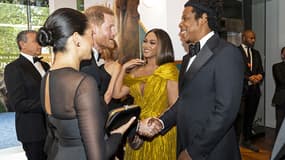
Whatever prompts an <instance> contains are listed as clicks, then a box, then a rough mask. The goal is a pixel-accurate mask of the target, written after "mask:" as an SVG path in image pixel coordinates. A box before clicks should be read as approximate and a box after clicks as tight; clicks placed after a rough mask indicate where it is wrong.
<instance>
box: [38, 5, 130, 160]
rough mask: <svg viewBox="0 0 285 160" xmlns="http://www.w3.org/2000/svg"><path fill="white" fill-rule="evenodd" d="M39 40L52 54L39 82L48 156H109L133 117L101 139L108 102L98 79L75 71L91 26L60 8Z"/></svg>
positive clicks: (78, 159) (80, 159)
mask: <svg viewBox="0 0 285 160" xmlns="http://www.w3.org/2000/svg"><path fill="white" fill-rule="evenodd" d="M38 42H39V44H40V45H41V46H52V47H53V52H54V54H55V59H54V63H53V64H52V67H51V69H50V71H49V72H47V74H46V75H45V77H44V78H43V81H42V87H41V101H42V104H44V105H43V106H44V109H45V111H46V113H47V117H48V118H47V119H48V129H49V137H48V139H49V140H47V143H46V151H47V153H48V159H52V160H65V159H66V160H67V159H68V160H86V159H88V160H106V159H108V158H109V157H111V156H112V155H113V154H114V153H115V151H116V149H117V147H118V145H119V144H120V141H121V138H122V134H123V133H124V132H125V131H126V130H127V129H128V127H129V126H130V125H131V123H132V122H133V121H134V118H132V119H131V120H130V121H129V122H128V123H127V124H125V125H123V126H121V127H120V128H118V129H116V130H114V131H112V132H111V136H109V138H108V139H106V138H104V137H105V130H104V124H105V120H106V107H104V106H102V104H104V103H100V100H99V95H98V89H97V85H96V81H95V80H94V79H93V78H92V77H90V76H88V75H86V74H84V73H81V72H79V71H78V70H79V64H80V61H81V60H84V59H89V58H91V54H90V53H91V47H92V29H91V27H90V25H89V23H88V20H87V18H86V17H85V15H84V14H82V13H81V12H78V11H76V10H73V9H69V8H61V9H58V10H56V11H55V12H54V13H53V14H51V15H50V16H49V17H48V19H47V20H46V22H45V24H44V26H43V27H42V28H40V30H39V33H38Z"/></svg>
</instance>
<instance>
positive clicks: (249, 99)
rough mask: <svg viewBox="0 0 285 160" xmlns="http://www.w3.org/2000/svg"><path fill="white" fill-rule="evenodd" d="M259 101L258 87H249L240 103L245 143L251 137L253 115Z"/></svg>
mask: <svg viewBox="0 0 285 160" xmlns="http://www.w3.org/2000/svg"><path fill="white" fill-rule="evenodd" d="M259 99H260V89H259V86H258V85H251V86H249V87H248V90H247V93H246V95H245V97H243V99H242V100H244V102H242V104H243V105H245V106H244V120H243V131H242V132H243V138H244V141H247V140H249V139H250V137H251V136H252V131H251V130H252V125H253V121H254V118H255V114H256V111H257V108H258V104H259Z"/></svg>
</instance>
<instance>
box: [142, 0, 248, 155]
mask: <svg viewBox="0 0 285 160" xmlns="http://www.w3.org/2000/svg"><path fill="white" fill-rule="evenodd" d="M219 7H220V3H219V0H217V1H216V0H211V1H210V0H199V1H198V0H189V1H188V2H186V4H185V5H184V11H183V14H182V19H181V22H180V24H179V27H180V33H179V35H180V39H181V40H182V42H186V43H188V44H189V43H190V49H189V50H190V52H189V54H187V55H185V56H184V57H183V61H182V65H181V70H180V75H179V98H178V100H177V101H176V103H175V104H174V105H173V106H172V107H171V108H170V109H169V110H167V111H166V112H165V113H164V114H163V115H162V116H160V117H159V119H158V118H149V119H146V120H142V122H141V123H140V125H139V127H138V132H139V133H140V134H142V135H145V136H153V135H155V134H156V133H158V132H160V133H161V134H163V133H165V132H167V131H168V130H169V129H170V128H171V127H173V126H174V125H177V157H178V160H182V159H185V160H186V159H187V160H191V159H193V160H206V159H207V160H229V159H231V160H240V159H241V157H240V152H239V147H238V144H237V142H236V135H235V130H234V127H233V122H234V121H235V118H236V116H237V113H238V110H239V106H240V99H241V94H242V83H243V66H244V65H243V60H242V56H241V54H240V53H239V50H238V49H237V48H236V47H235V46H233V45H232V44H230V43H228V42H226V41H224V40H222V39H221V38H220V37H219V36H218V34H217V33H216V31H217V17H218V13H219V12H218V13H217V12H216V11H217V10H218V9H219Z"/></svg>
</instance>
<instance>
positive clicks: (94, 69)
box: [80, 54, 105, 97]
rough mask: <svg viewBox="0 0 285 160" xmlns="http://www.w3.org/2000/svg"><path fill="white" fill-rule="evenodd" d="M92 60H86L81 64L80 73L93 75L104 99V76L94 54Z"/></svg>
mask: <svg viewBox="0 0 285 160" xmlns="http://www.w3.org/2000/svg"><path fill="white" fill-rule="evenodd" d="M91 55H92V58H91V59H90V60H84V61H82V62H81V63H80V71H81V72H84V73H87V74H89V75H91V76H92V77H93V78H94V79H95V80H96V82H97V87H98V89H99V94H100V96H101V97H104V94H105V92H104V90H103V89H102V82H103V75H104V73H102V70H101V69H100V68H99V66H98V65H97V63H96V60H95V57H94V55H93V54H91Z"/></svg>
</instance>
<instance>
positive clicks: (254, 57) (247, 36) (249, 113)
mask: <svg viewBox="0 0 285 160" xmlns="http://www.w3.org/2000/svg"><path fill="white" fill-rule="evenodd" d="M255 40H256V37H255V33H254V32H253V31H252V30H245V31H244V32H243V33H242V44H241V45H240V46H239V47H238V48H239V49H240V51H241V53H242V56H243V60H244V64H245V67H244V68H245V70H244V84H243V95H242V98H241V106H240V113H239V114H240V116H241V117H242V118H240V121H239V122H237V123H238V124H239V125H240V124H242V125H240V127H241V128H239V129H237V131H238V132H237V136H238V139H240V138H239V137H240V132H241V133H242V137H241V145H242V146H243V147H245V148H248V149H250V150H252V151H255V152H258V151H259V149H258V147H256V146H255V145H253V144H252V142H251V138H252V137H253V128H252V126H253V121H254V118H255V114H256V111H257V108H258V104H259V99H260V96H261V91H260V84H261V82H262V81H263V79H264V70H263V66H262V60H261V57H260V53H259V52H258V51H257V50H256V49H254V48H253V47H254V44H255Z"/></svg>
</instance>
